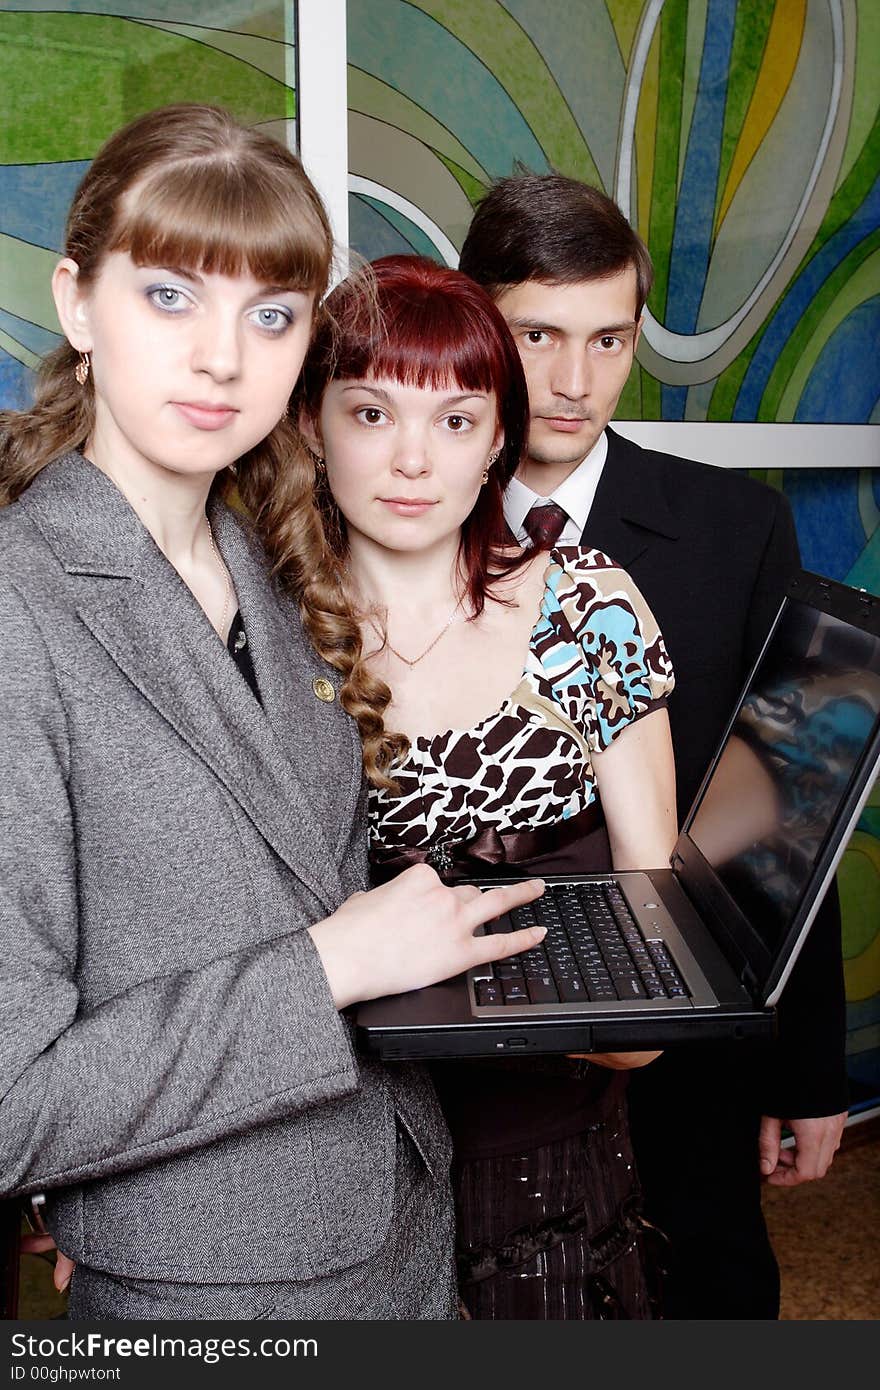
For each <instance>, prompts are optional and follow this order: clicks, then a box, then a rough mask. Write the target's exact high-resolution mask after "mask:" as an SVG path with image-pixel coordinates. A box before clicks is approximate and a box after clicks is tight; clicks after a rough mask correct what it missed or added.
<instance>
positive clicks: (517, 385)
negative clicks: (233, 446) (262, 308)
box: [279, 256, 529, 788]
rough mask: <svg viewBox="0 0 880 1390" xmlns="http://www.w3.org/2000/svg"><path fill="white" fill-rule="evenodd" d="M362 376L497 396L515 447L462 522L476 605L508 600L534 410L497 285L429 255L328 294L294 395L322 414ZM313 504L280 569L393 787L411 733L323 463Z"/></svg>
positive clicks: (507, 448)
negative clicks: (513, 520) (366, 653)
mask: <svg viewBox="0 0 880 1390" xmlns="http://www.w3.org/2000/svg"><path fill="white" fill-rule="evenodd" d="M362 377H379V378H384V377H387V378H390V379H391V380H393V381H399V382H401V383H402V384H404V385H413V386H420V387H425V386H427V387H433V388H438V387H441V388H442V387H443V386H445V385H446V383H447V382H450V381H453V382H455V383H456V384H457V385H458V386H461V387H462V388H463V389H464V390H472V391H486V392H493V393H494V395H495V398H496V401H497V410H498V425H499V427H500V428H501V430H502V431H503V434H504V445H503V447H502V450H501V453H500V455H499V457H498V459H497V460H496V461H495V463H494V464H493V465H492V467H491V468H490V469H489V476H488V479H487V481H486V483H485V484H484V485H483V487H481V488H480V492H479V495H478V497H477V501H476V504H475V506H474V508H473V511H472V512H471V513H470V515H469V516H468V517H467V518H466V519H465V521H464V523H463V525H462V533H461V546H460V550H459V565H460V571H461V577H462V580H463V584H464V589H465V594H466V597H467V603H468V606H469V609H470V612H471V614H472V615H474V616H476V615H477V614H478V613H481V612H482V611H483V608H484V606H485V603H486V600H487V599H488V598H493V597H496V596H495V595H494V594H493V593H492V583H493V580H497V579H499V578H500V577H501V576H502V575H503V574H506V573H509V572H510V571H511V570H513V569H514V568H515V567H516V566H517V565H519V564H522V563H523V561H524V558H525V557H524V556H523V555H520V554H516V555H511V554H510V552H509V551H506V547H508V546H509V544H510V535H509V532H508V531H507V528H506V526H505V523H504V512H503V496H504V489H505V487H506V486H507V483H508V482H509V481H510V478H511V477H512V476H513V474H514V472H515V471H516V468H517V465H518V463H519V460H520V456H521V453H522V450H523V447H524V445H525V440H526V436H527V430H528V419H529V407H528V393H527V390H526V383H525V377H524V375H523V369H522V364H521V363H520V360H519V354H518V352H517V350H516V346H515V344H514V341H513V338H512V337H511V335H510V332H509V330H508V328H507V325H506V324H505V322H504V319H503V318H502V317H501V314H500V313H499V312H498V309H497V308H496V307H495V305H494V304H493V303H492V300H491V299H490V298H489V296H488V294H486V292H485V290H483V289H481V288H480V286H479V285H476V284H474V282H473V281H472V280H469V279H468V278H467V276H465V275H462V274H461V273H460V272H459V271H457V270H449V269H448V268H447V267H446V266H441V265H437V264H436V263H435V262H434V261H431V260H427V259H425V258H423V257H420V256H386V257H383V259H381V260H378V261H374V262H373V264H372V265H371V266H367V267H365V269H364V270H363V271H361V272H360V273H358V274H355V275H353V276H351V277H350V278H349V279H348V280H346V281H344V282H343V283H342V284H341V285H339V286H337V288H336V289H335V290H334V291H333V293H332V294H330V295H329V296H328V298H327V301H326V305H325V313H324V314H322V316H321V319H320V321H319V323H318V325H317V327H316V330H315V336H314V338H313V341H312V345H311V347H310V349H309V352H308V354H307V356H306V360H305V363H304V365H303V370H302V374H301V376H300V381H299V385H298V387H297V390H296V392H295V395H294V400H295V402H297V403H298V404H299V406H300V407H301V408H302V410H303V411H304V412H305V414H307V415H308V416H310V417H311V419H312V420H314V421H317V420H318V417H319V415H320V410H321V401H322V399H323V396H324V392H325V390H326V388H327V386H328V385H329V383H330V382H331V381H340V380H343V381H348V380H357V379H359V378H362ZM309 503H310V510H311V515H308V516H307V515H305V514H303V513H304V510H305V509H300V514H299V515H298V517H297V519H296V524H295V527H294V525H291V527H290V538H291V543H292V544H291V548H290V550H289V552H288V553H287V555H286V557H284V559H283V560H282V563H281V564H280V565H279V571H280V573H281V575H282V577H283V578H286V579H287V581H288V583H289V584H290V587H291V588H292V589H293V590H294V591H295V592H296V593H297V594H298V596H299V598H300V611H301V613H302V615H303V623H304V626H305V629H306V632H307V633H308V635H309V639H310V640H311V642H312V645H313V646H314V647H315V649H316V650H317V651H318V652H319V654H320V655H321V656H322V657H323V658H324V660H325V661H327V662H328V663H329V664H330V665H332V666H335V667H336V669H337V670H339V671H341V672H342V674H343V676H344V683H343V686H342V690H341V692H340V700H341V703H342V705H343V707H344V708H345V709H346V710H348V712H349V714H351V715H352V716H353V718H355V719H356V721H357V724H358V728H359V731H360V735H361V741H362V743H363V746H364V767H365V769H366V772H367V776H368V777H369V778H370V780H371V781H372V782H373V783H374V785H376V786H384V787H389V788H393V787H394V783H393V781H392V780H391V777H390V776H389V770H390V769H392V768H393V764H394V762H395V761H396V760H397V759H398V758H399V757H401V756H402V755H403V754H404V753H405V751H406V748H407V746H408V745H407V740H406V739H405V738H404V737H403V735H401V734H395V733H391V732H389V731H387V730H386V729H385V727H384V723H383V714H384V711H385V709H386V708H387V705H388V703H389V701H390V699H391V692H390V690H389V689H388V686H387V685H386V684H385V683H384V681H381V680H379V679H378V678H377V677H376V676H375V675H374V674H373V672H372V671H371V669H370V666H369V664H368V663H367V662H365V661H364V660H363V655H362V643H361V633H360V625H359V623H358V621H357V620H356V618H355V617H354V616H353V613H354V612H356V608H357V605H356V601H355V596H354V595H353V594H352V593H351V592H350V591H349V582H348V580H347V576H346V569H345V560H346V556H347V541H346V532H345V522H344V520H343V518H342V516H341V514H340V512H339V510H338V508H337V507H336V503H335V501H334V499H333V496H332V494H331V493H330V490H329V488H328V486H327V482H326V474H325V473H324V472H323V471H322V470H321V469H318V470H317V471H316V474H315V487H314V494H313V498H312V496H310V498H309ZM501 601H503V600H501ZM361 616H363V615H361Z"/></svg>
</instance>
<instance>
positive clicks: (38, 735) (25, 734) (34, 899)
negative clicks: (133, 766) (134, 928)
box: [0, 584, 358, 1195]
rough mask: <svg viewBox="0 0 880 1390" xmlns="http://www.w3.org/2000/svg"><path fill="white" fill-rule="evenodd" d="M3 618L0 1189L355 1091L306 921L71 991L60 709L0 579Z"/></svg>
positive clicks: (56, 1177)
mask: <svg viewBox="0 0 880 1390" xmlns="http://www.w3.org/2000/svg"><path fill="white" fill-rule="evenodd" d="M0 624H2V627H0V630H2V632H3V638H4V644H5V649H6V655H5V656H4V662H3V670H4V675H3V679H2V687H0V688H2V705H0V831H2V833H0V923H2V940H3V960H2V965H0V1017H2V1020H3V1027H2V1040H0V1193H5V1194H7V1195H11V1194H15V1193H26V1192H30V1191H33V1190H35V1189H39V1188H41V1187H52V1186H61V1185H69V1184H71V1183H74V1182H78V1181H80V1180H83V1179H91V1178H97V1177H101V1176H105V1175H107V1174H111V1173H115V1172H120V1171H125V1170H128V1169H133V1168H138V1167H141V1166H143V1165H145V1164H148V1163H151V1162H153V1161H154V1160H156V1159H159V1158H163V1157H166V1156H169V1155H173V1154H177V1153H181V1152H184V1151H186V1150H190V1149H195V1148H199V1147H200V1146H202V1145H205V1144H209V1143H211V1142H212V1141H213V1140H215V1139H218V1138H220V1137H221V1136H224V1135H228V1134H230V1133H234V1132H237V1131H241V1130H246V1129H250V1128H254V1127H256V1126H259V1125H262V1124H265V1123H267V1122H269V1121H272V1120H275V1119H278V1118H280V1117H282V1116H289V1115H291V1114H293V1113H294V1112H297V1111H303V1110H306V1109H308V1108H309V1107H312V1106H317V1105H321V1104H323V1103H325V1102H327V1101H330V1100H333V1099H334V1098H337V1097H341V1096H345V1095H348V1094H351V1093H353V1092H354V1091H355V1090H356V1088H357V1085H358V1068H357V1064H356V1062H355V1059H354V1054H353V1052H352V1048H351V1045H350V1040H349V1034H348V1029H347V1027H346V1025H345V1023H344V1021H343V1020H342V1018H341V1017H340V1015H339V1013H338V1011H337V1010H336V1008H335V1006H334V1004H333V999H332V996H331V993H330V989H329V985H328V982H327V979H326V976H325V974H324V971H323V968H322V966H321V962H320V957H319V956H318V953H317V951H316V949H315V947H314V944H313V942H312V939H311V936H310V934H309V932H308V931H307V930H303V929H300V930H297V931H293V930H292V931H290V932H288V933H286V934H284V935H279V936H278V937H277V938H275V939H273V940H271V941H268V942H265V943H262V944H260V945H258V946H254V947H251V948H249V949H245V950H237V951H234V952H232V953H230V954H229V955H226V956H223V957H222V958H220V959H217V960H214V961H212V962H211V963H209V964H207V965H204V966H202V967H201V968H198V969H194V970H190V971H183V970H181V971H179V972H176V973H173V974H169V975H166V976H163V977H161V978H154V979H151V980H148V981H146V982H145V983H142V984H139V985H138V986H136V987H134V988H131V989H128V990H126V991H125V992H123V993H121V994H119V995H117V996H116V997H114V998H110V999H107V1000H106V1001H104V1002H103V1003H101V1004H100V1005H99V1006H98V1007H95V1008H86V1007H84V1006H83V1004H82V1001H81V1000H80V998H79V995H78V991H77V986H76V965H77V951H78V920H77V919H78V914H77V864H76V823H75V817H74V812H73V808H72V804H71V800H70V798H69V795H68V783H69V774H70V767H69V745H68V735H67V727H66V718H65V713H64V709H63V706H62V702H61V698H60V694H59V692H58V690H57V687H56V684H55V680H54V675H53V669H52V664H51V661H50V658H49V654H48V651H47V649H46V646H45V644H44V642H43V640H42V637H41V634H40V632H39V628H38V626H37V623H36V621H35V620H34V618H33V616H32V615H31V614H30V613H29V611H28V610H27V608H26V605H25V604H24V602H23V600H22V599H21V598H20V597H19V595H18V594H17V593H16V592H15V590H14V589H13V588H12V587H11V586H10V585H9V584H0ZM293 909H295V904H294V903H292V915H293ZM220 912H222V904H219V903H218V913H220ZM291 925H292V926H293V925H294V924H293V922H292V923H291ZM296 925H298V926H300V927H302V923H301V922H300V923H297V924H296ZM160 929H161V924H158V923H157V930H160Z"/></svg>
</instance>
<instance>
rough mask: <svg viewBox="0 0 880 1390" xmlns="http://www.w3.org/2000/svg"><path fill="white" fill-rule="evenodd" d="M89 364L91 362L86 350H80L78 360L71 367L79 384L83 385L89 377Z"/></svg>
mask: <svg viewBox="0 0 880 1390" xmlns="http://www.w3.org/2000/svg"><path fill="white" fill-rule="evenodd" d="M90 365H91V363H90V361H89V354H88V353H87V352H81V353H80V355H79V361H78V362H77V364H76V366H75V367H74V369H73V375H74V376H75V377H76V379H77V381H78V382H79V384H80V386H85V384H86V382H87V381H88V379H89V366H90Z"/></svg>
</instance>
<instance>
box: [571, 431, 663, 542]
mask: <svg viewBox="0 0 880 1390" xmlns="http://www.w3.org/2000/svg"><path fill="white" fill-rule="evenodd" d="M607 435H608V456H607V458H606V459H605V465H604V467H603V469H602V476H601V478H600V479H599V486H598V488H597V489H596V496H595V499H594V501H593V505H592V507H591V508H590V515H589V516H588V518H587V524H586V526H585V527H584V532H583V536H582V543H583V544H584V545H586V546H590V547H591V548H593V549H596V550H601V551H603V552H604V553H605V554H606V555H608V556H609V557H610V558H611V559H612V560H615V561H616V562H617V563H618V564H619V565H620V566H621V568H623V569H626V568H627V566H629V565H632V564H633V563H634V562H635V561H636V560H637V559H638V558H639V556H641V555H642V554H644V552H645V551H646V550H647V549H648V547H649V546H650V545H651V544H652V543H653V542H654V541H656V539H657V538H658V537H665V538H666V539H668V540H676V539H677V538H678V535H679V526H678V521H677V519H676V517H675V516H674V515H673V513H672V511H671V510H670V507H669V503H668V502H667V500H666V497H665V495H664V492H663V489H662V483H661V478H660V473H659V470H658V469H657V468H656V466H654V465H652V463H651V461H650V455H649V454H647V453H646V452H645V451H644V450H643V449H640V448H639V447H638V446H637V445H635V444H633V443H632V442H631V441H630V440H628V439H624V438H623V436H622V435H619V434H616V433H615V432H614V430H612V429H610V428H609V429H608V430H607Z"/></svg>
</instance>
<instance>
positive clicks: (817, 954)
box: [460, 174, 846, 1318]
mask: <svg viewBox="0 0 880 1390" xmlns="http://www.w3.org/2000/svg"><path fill="white" fill-rule="evenodd" d="M460 265H461V269H462V270H464V271H465V272H466V273H467V274H468V275H470V276H472V278H473V279H475V280H478V281H479V282H480V283H481V284H483V285H485V286H486V288H487V289H488V290H489V292H490V293H491V294H492V296H493V297H494V299H495V300H496V302H497V304H498V306H499V308H500V309H501V312H502V313H503V315H504V317H505V319H506V320H507V322H508V325H509V326H510V328H511V331H512V333H513V335H514V338H515V339H516V342H517V346H518V348H519V351H520V356H521V358H522V362H523V366H524V368H525V372H526V378H527V381H528V384H529V399H530V404H531V426H530V435H529V445H528V456H527V458H526V459H525V460H524V462H523V464H522V466H521V468H520V470H519V472H518V475H517V477H516V478H515V479H514V480H513V481H512V483H511V485H510V488H509V490H508V494H507V497H506V499H505V514H506V516H507V520H508V524H509V526H510V528H511V530H512V531H513V532H514V534H515V535H516V536H517V538H518V539H519V540H520V541H521V542H522V543H524V544H525V543H528V538H529V537H530V536H532V535H536V534H541V536H542V538H544V540H546V538H547V536H548V535H549V537H550V538H551V539H552V537H553V536H554V535H556V536H557V538H558V540H559V542H560V543H562V544H581V543H582V544H584V545H588V546H591V547H596V548H597V549H600V550H603V551H605V552H606V553H607V554H608V555H610V556H611V557H612V558H613V559H614V560H615V561H617V563H618V564H620V565H622V566H623V567H624V568H625V569H627V570H628V571H629V573H630V574H631V575H632V577H633V578H634V579H635V581H636V583H637V584H638V585H639V587H640V588H641V590H642V592H643V593H644V595H645V597H646V599H647V601H648V603H649V604H650V606H651V608H652V609H653V611H654V613H655V615H656V617H657V619H658V621H659V623H660V627H661V629H662V631H663V633H664V636H665V638H666V643H667V646H668V648H669V652H670V655H671V657H672V661H673V665H674V668H675V673H676V689H675V692H674V694H673V696H672V699H671V701H670V707H669V715H670V721H671V726H672V736H673V743H674V746H675V757H676V772H677V779H678V801H679V815H680V817H683V816H684V814H685V813H686V811H687V810H688V807H689V806H690V804H691V801H692V800H693V797H694V795H695V793H696V791H697V788H698V785H699V783H700V781H701V779H702V776H703V773H704V772H705V770H706V768H707V766H708V763H709V760H710V758H711V756H712V754H713V753H714V751H715V747H716V744H717V742H718V740H719V738H720V735H721V732H722V730H723V728H724V725H725V723H726V721H727V719H728V717H729V715H730V713H731V711H732V709H733V707H734V704H735V701H736V699H737V696H738V694H739V690H740V688H741V685H742V682H743V680H744V678H745V676H746V674H747V672H748V670H749V668H750V667H751V665H752V662H753V661H754V659H755V657H756V656H757V654H758V651H759V650H760V647H761V644H762V641H763V639H764V637H765V636H766V634H767V631H768V629H769V627H770V623H771V620H772V618H773V615H774V614H775V612H776V609H777V607H778V604H779V601H780V598H781V596H782V594H783V592H784V590H785V586H786V583H787V580H788V577H789V575H790V574H791V572H792V571H793V570H794V569H795V568H796V567H797V566H798V563H799V557H798V547H797V538H796V535H795V530H794V524H793V520H792V516H791V511H790V508H789V506H788V503H787V501H786V499H785V497H784V496H783V495H782V494H780V493H778V492H776V491H774V490H772V489H771V488H767V487H764V486H763V485H762V484H759V483H756V482H753V481H751V480H749V479H747V478H744V477H742V476H740V475H738V474H734V473H730V472H726V471H725V470H723V469H718V468H712V467H709V466H707V465H705V464H701V463H694V462H691V461H689V460H686V459H682V458H675V457H673V456H671V455H669V454H661V453H656V452H653V451H650V450H646V449H642V448H639V447H638V446H637V445H635V444H633V443H631V442H629V441H628V440H626V439H624V438H623V437H622V436H621V435H619V434H617V433H616V432H615V431H614V430H612V429H610V428H609V427H608V422H609V420H610V419H611V417H612V415H613V413H614V410H615V407H616V405H617V401H618V399H619V397H620V393H621V391H622V390H623V387H624V385H625V383H626V379H627V377H628V375H629V371H630V368H631V366H632V362H633V357H634V353H635V348H636V344H637V342H638V337H639V332H640V327H641V314H642V309H643V307H644V303H645V299H646V298H647V294H648V290H649V289H650V286H651V279H652V274H653V272H652V268H651V261H650V257H649V255H648V252H647V249H646V247H645V246H644V244H643V243H642V242H641V240H640V239H639V238H638V236H636V234H635V233H634V232H633V230H632V229H631V228H630V226H629V224H628V223H627V221H626V219H625V218H624V217H623V215H622V214H621V212H620V210H619V209H618V208H617V206H616V205H615V204H614V203H613V202H611V200H610V199H608V198H606V197H605V196H604V194H602V193H600V192H598V190H596V189H593V188H590V187H588V186H587V185H585V184H582V183H579V182H577V181H576V180H573V179H567V178H563V177H562V176H560V175H556V174H549V175H523V176H520V177H514V178H509V179H504V180H502V181H501V182H500V183H499V184H496V185H495V187H494V188H493V189H492V190H491V191H490V192H489V194H488V196H487V197H486V198H485V200H484V201H483V202H482V203H481V204H480V206H479V208H478V209H477V212H476V214H475V217H474V220H473V222H472V224H471V227H470V230H469V232H468V235H467V238H466V241H465V244H464V246H463V248H462V253H461V261H460ZM743 462H744V465H747V460H744V461H743ZM548 505H549V506H550V508H551V510H550V511H549V512H548V511H545V510H544V509H545V508H546V507H547V506H548ZM536 508H538V509H540V511H536V510H535V509H536ZM536 518H537V519H538V520H539V521H540V522H542V523H543V524H541V525H540V526H536V524H535V521H536ZM844 1038H845V1001H844V993H843V971H842V959H841V947H840V917H839V911H838V907H837V897H836V892H833V891H832V893H830V894H829V895H828V896H827V897H826V900H825V903H824V905H823V909H822V912H821V914H820V916H819V918H818V919H817V921H816V923H815V925H814V927H813V930H812V931H811V933H810V937H809V938H808V941H807V944H806V946H805V947H804V950H803V951H802V953H801V956H800V959H799V960H798V963H797V965H796V967H795V970H794V972H793V973H792V977H791V979H790V981H789V984H788V986H787V988H786V991H785V994H784V996H783V998H782V1000H781V1002H780V1007H779V1036H778V1039H777V1041H776V1042H775V1043H773V1044H772V1045H763V1046H760V1047H758V1046H755V1045H747V1044H723V1045H721V1044H714V1045H711V1044H707V1045H703V1046H699V1047H690V1048H684V1049H681V1050H678V1051H670V1052H667V1053H666V1054H665V1055H664V1056H663V1057H661V1058H660V1059H659V1061H657V1062H655V1063H654V1064H653V1065H651V1066H650V1067H647V1068H645V1069H644V1070H643V1071H640V1072H635V1073H633V1076H632V1078H631V1082H630V1116H631V1123H632V1128H633V1137H634V1140H635V1147H636V1156H637V1161H638V1165H639V1171H640V1174H641V1179H642V1184H643V1187H644V1192H645V1206H646V1214H647V1216H648V1217H649V1218H650V1219H651V1220H653V1221H654V1222H655V1223H656V1224H657V1225H658V1226H660V1227H661V1229H662V1230H664V1231H665V1232H666V1233H667V1235H668V1236H669V1237H670V1240H671V1245H672V1248H671V1258H670V1272H669V1276H668V1278H667V1279H666V1280H665V1287H664V1311H665V1315H666V1316H667V1317H676V1318H718V1317H721V1318H775V1317H778V1313H779V1273H778V1268H777V1265H776V1260H775V1257H774V1255H773V1251H772V1249H771V1246H770V1242H769V1239H768V1237H767V1231H766V1227H765V1225H764V1220H763V1217H762V1214H761V1178H762V1176H763V1178H764V1179H765V1180H766V1181H767V1182H769V1183H771V1184H773V1185H777V1186H783V1187H793V1186H795V1185H797V1184H798V1183H801V1182H808V1181H810V1180H812V1179H814V1178H818V1177H821V1176H823V1175H824V1173H825V1172H826V1170H827V1168H828V1166H829V1165H830V1163H831V1160H832V1158H833V1155H834V1152H835V1150H836V1149H837V1147H838V1145H839V1142H840V1136H841V1133H842V1130H843V1123H844V1120H845V1117H846V1115H845V1111H846V1074H845V1066H844ZM782 1123H784V1124H785V1126H786V1127H787V1128H789V1129H790V1130H791V1131H792V1133H793V1135H794V1145H793V1147H791V1148H786V1149H782V1148H781V1147H780V1139H781V1125H782Z"/></svg>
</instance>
